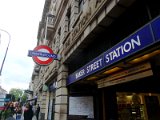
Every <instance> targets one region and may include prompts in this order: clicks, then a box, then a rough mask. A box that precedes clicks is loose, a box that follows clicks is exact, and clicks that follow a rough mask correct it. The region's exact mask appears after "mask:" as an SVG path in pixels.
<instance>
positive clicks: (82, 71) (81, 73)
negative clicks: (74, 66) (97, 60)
mask: <svg viewBox="0 0 160 120" xmlns="http://www.w3.org/2000/svg"><path fill="white" fill-rule="evenodd" d="M84 74H85V70H84V69H82V70H81V71H79V72H78V73H76V79H77V78H79V77H81V76H83V75H84Z"/></svg>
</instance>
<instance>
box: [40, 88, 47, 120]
mask: <svg viewBox="0 0 160 120" xmlns="http://www.w3.org/2000/svg"><path fill="white" fill-rule="evenodd" d="M46 98H47V92H43V91H42V96H41V120H45V111H46Z"/></svg>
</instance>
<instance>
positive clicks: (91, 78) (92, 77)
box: [87, 76, 98, 80]
mask: <svg viewBox="0 0 160 120" xmlns="http://www.w3.org/2000/svg"><path fill="white" fill-rule="evenodd" d="M97 78H98V77H97V76H91V77H89V78H87V80H96V79H97Z"/></svg>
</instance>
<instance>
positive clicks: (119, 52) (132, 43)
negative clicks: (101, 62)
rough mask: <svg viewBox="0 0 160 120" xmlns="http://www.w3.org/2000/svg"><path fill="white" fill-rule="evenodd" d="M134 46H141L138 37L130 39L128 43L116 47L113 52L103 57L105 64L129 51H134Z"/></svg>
mask: <svg viewBox="0 0 160 120" xmlns="http://www.w3.org/2000/svg"><path fill="white" fill-rule="evenodd" d="M136 46H141V41H140V38H139V35H137V36H136V39H131V40H130V41H128V42H126V43H124V44H123V45H121V46H119V47H117V48H116V49H115V50H113V51H111V52H109V53H108V54H106V55H105V59H106V60H105V62H106V63H108V62H110V61H112V60H114V59H116V58H118V57H120V56H121V55H123V54H124V53H128V52H129V51H131V50H134V49H135V47H136Z"/></svg>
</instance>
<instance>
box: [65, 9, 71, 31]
mask: <svg viewBox="0 0 160 120" xmlns="http://www.w3.org/2000/svg"><path fill="white" fill-rule="evenodd" d="M66 18H67V31H70V23H71V7H69V8H68V10H67V14H66Z"/></svg>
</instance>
